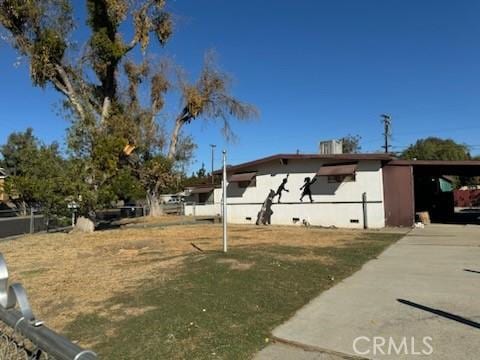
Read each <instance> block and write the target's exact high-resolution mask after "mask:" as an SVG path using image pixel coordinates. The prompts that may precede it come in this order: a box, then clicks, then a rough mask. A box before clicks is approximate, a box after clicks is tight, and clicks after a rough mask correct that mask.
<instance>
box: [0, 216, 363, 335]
mask: <svg viewBox="0 0 480 360" xmlns="http://www.w3.org/2000/svg"><path fill="white" fill-rule="evenodd" d="M171 219H172V218H171V217H168V219H160V220H159V221H160V222H168V221H170V220H171ZM182 220H183V219H182ZM148 224H149V225H150V226H149V227H145V228H132V227H123V228H120V229H116V230H108V231H98V232H95V233H94V234H80V233H71V234H63V233H57V234H40V235H28V236H24V237H21V238H19V239H16V240H12V241H3V242H1V243H0V252H1V253H3V255H4V257H5V259H6V261H7V264H8V267H9V272H10V279H11V280H12V281H20V282H21V283H23V285H24V286H25V288H26V289H27V292H28V294H29V299H30V302H31V304H32V307H33V309H34V312H35V314H36V315H37V317H38V318H39V319H42V320H44V321H46V323H47V325H48V326H50V327H51V328H53V329H56V330H57V331H60V332H61V331H62V330H63V329H64V327H65V326H66V325H67V324H68V323H69V322H71V321H73V320H74V319H75V318H76V317H77V316H78V315H85V314H93V313H98V312H101V313H102V315H107V316H109V315H112V316H115V314H117V316H118V311H116V310H118V309H114V308H111V309H105V307H104V305H103V304H104V303H105V301H106V300H108V299H110V298H112V297H113V296H115V295H117V294H119V293H122V294H125V293H134V292H135V290H136V288H137V284H138V283H139V282H142V281H145V280H149V279H155V280H156V281H158V280H162V279H169V278H172V277H175V274H176V273H178V272H179V270H180V269H181V267H182V263H183V260H184V258H185V256H187V255H190V254H191V253H198V254H201V253H200V251H199V250H197V249H195V248H194V247H193V246H192V245H191V243H192V242H193V243H194V244H195V245H196V246H198V247H199V248H201V249H202V250H220V249H221V246H222V244H221V239H222V227H221V225H213V224H194V225H180V226H158V227H153V226H151V225H152V222H151V221H148ZM361 234H362V233H361V232H358V231H348V230H327V229H315V228H304V227H281V226H269V227H256V226H250V225H244V226H242V225H231V226H230V227H229V236H230V237H229V246H231V247H245V246H257V245H261V244H262V245H284V246H299V247H303V248H308V247H312V249H313V248H316V247H326V246H343V245H344V244H345V243H348V242H352V241H355V239H356V238H357V237H358V236H360V235H361ZM282 256H284V257H290V258H292V256H293V255H282ZM302 258H310V259H313V258H316V259H318V260H320V261H322V262H325V263H328V261H329V259H326V258H320V257H319V256H318V255H314V253H313V252H312V255H308V253H307V255H305V254H303V255H302ZM299 260H302V259H299ZM229 265H230V266H231V267H232V269H238V270H242V269H249V268H250V267H251V266H252V264H248V263H247V264H243V263H242V264H238V263H233V262H232V263H231V264H229ZM146 310H148V309H139V308H134V307H133V308H129V309H125V311H124V314H125V315H126V316H128V315H129V314H134V315H136V314H141V313H142V312H144V311H146ZM109 312H111V314H109Z"/></svg>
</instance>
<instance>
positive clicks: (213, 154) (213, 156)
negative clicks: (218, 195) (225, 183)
mask: <svg viewBox="0 0 480 360" xmlns="http://www.w3.org/2000/svg"><path fill="white" fill-rule="evenodd" d="M216 146H217V145H215V144H210V147H211V148H212V172H211V173H210V174H211V175H212V185H214V184H215V178H214V176H213V167H214V159H215V147H216Z"/></svg>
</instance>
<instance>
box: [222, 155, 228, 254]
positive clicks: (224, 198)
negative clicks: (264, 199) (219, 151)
mask: <svg viewBox="0 0 480 360" xmlns="http://www.w3.org/2000/svg"><path fill="white" fill-rule="evenodd" d="M222 192H223V195H222V205H223V206H222V210H223V211H222V222H223V252H227V151H226V150H223V181H222Z"/></svg>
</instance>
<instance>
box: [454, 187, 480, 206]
mask: <svg viewBox="0 0 480 360" xmlns="http://www.w3.org/2000/svg"><path fill="white" fill-rule="evenodd" d="M453 199H454V203H455V206H456V207H472V206H480V190H454V191H453Z"/></svg>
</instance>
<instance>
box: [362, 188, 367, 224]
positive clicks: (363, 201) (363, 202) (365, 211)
mask: <svg viewBox="0 0 480 360" xmlns="http://www.w3.org/2000/svg"><path fill="white" fill-rule="evenodd" d="M362 210H363V228H364V229H368V217H367V193H366V192H364V193H363V194H362Z"/></svg>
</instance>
